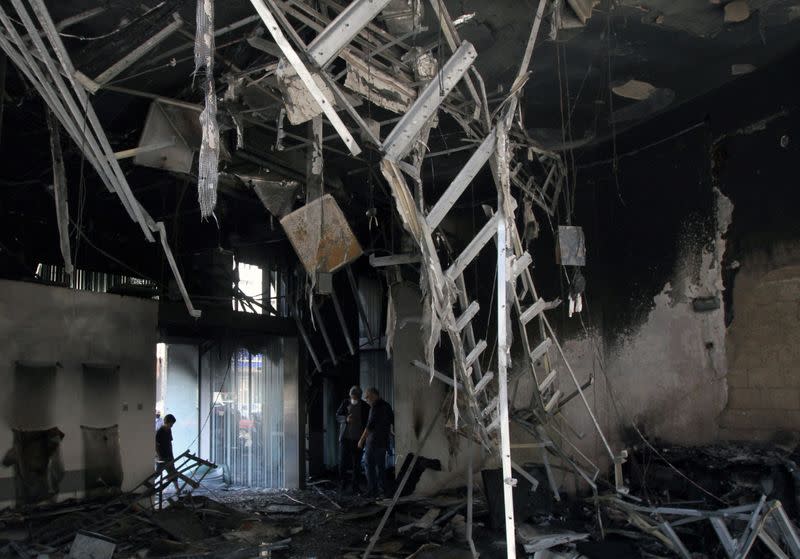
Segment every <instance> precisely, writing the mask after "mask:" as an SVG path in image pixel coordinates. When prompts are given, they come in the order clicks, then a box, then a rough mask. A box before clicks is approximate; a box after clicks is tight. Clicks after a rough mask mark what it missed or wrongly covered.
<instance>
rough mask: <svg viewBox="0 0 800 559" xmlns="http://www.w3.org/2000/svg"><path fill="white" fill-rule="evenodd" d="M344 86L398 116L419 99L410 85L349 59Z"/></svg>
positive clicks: (352, 57)
mask: <svg viewBox="0 0 800 559" xmlns="http://www.w3.org/2000/svg"><path fill="white" fill-rule="evenodd" d="M344 86H345V87H346V88H348V89H349V90H350V91H353V92H355V93H358V94H359V95H362V96H363V97H364V98H365V99H367V100H368V101H370V102H372V103H374V104H375V105H378V106H379V107H383V108H384V109H387V110H389V111H392V112H394V113H397V114H403V113H405V112H406V111H407V110H408V109H409V107H411V104H412V103H413V102H414V100H415V99H416V98H417V94H416V91H414V89H413V87H411V85H410V84H405V83H403V82H402V81H400V79H398V78H397V77H396V76H392V75H390V74H388V73H386V72H383V71H381V70H378V69H377V68H375V67H373V66H370V65H369V64H367V63H366V62H364V61H362V60H360V59H358V58H356V57H354V56H348V57H347V77H346V78H345V81H344Z"/></svg>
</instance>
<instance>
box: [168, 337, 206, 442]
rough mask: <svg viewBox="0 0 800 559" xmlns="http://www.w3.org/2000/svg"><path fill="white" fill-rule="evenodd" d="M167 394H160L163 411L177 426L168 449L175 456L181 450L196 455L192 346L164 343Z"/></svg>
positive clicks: (196, 385)
mask: <svg viewBox="0 0 800 559" xmlns="http://www.w3.org/2000/svg"><path fill="white" fill-rule="evenodd" d="M166 364H167V366H166V374H167V391H166V394H165V395H164V410H163V411H162V414H161V416H162V417H164V416H166V415H167V414H168V413H171V414H172V415H174V416H175V419H176V420H177V423H175V426H174V427H173V428H172V439H173V440H172V449H173V451H174V453H175V456H178V455H179V454H180V453H182V452H183V451H184V450H189V451H191V452H192V453H197V452H198V449H199V440H198V437H197V431H198V418H199V405H200V402H199V400H198V398H199V394H198V392H199V382H200V381H199V377H198V368H199V352H198V348H197V346H196V345H191V344H167V362H166Z"/></svg>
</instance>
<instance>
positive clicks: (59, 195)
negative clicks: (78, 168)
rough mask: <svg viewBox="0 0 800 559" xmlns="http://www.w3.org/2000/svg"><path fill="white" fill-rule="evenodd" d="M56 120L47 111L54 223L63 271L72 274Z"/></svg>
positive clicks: (65, 190)
mask: <svg viewBox="0 0 800 559" xmlns="http://www.w3.org/2000/svg"><path fill="white" fill-rule="evenodd" d="M58 126H59V124H58V120H56V117H55V115H54V114H53V112H52V111H50V110H48V111H47V127H48V128H49V129H50V153H51V154H52V156H53V194H54V196H55V199H56V223H57V224H58V237H59V241H60V244H61V256H62V257H63V258H64V271H65V272H66V273H67V275H68V276H71V275H72V254H71V253H70V248H69V207H68V206H67V176H66V173H65V171H64V156H63V154H62V153H61V133H60V132H59V128H58Z"/></svg>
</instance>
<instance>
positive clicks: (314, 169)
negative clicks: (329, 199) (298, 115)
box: [306, 115, 323, 202]
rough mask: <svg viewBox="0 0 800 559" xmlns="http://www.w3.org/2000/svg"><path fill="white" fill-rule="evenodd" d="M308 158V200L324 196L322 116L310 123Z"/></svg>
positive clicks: (316, 117)
mask: <svg viewBox="0 0 800 559" xmlns="http://www.w3.org/2000/svg"><path fill="white" fill-rule="evenodd" d="M308 126H309V140H311V143H310V144H309V146H308V160H307V166H308V168H307V170H306V177H307V178H306V192H307V193H308V202H311V201H312V200H316V199H317V198H319V197H320V196H322V180H323V179H322V142H323V138H322V116H320V115H317V116H315V117H314V118H312V119H311V122H310V123H309V125H308Z"/></svg>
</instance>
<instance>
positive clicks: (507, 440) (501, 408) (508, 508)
mask: <svg viewBox="0 0 800 559" xmlns="http://www.w3.org/2000/svg"><path fill="white" fill-rule="evenodd" d="M496 215H499V216H502V219H500V220H499V221H498V224H497V410H498V418H499V419H500V461H501V463H502V466H503V505H504V509H505V522H506V557H507V558H508V559H516V557H517V540H516V535H515V526H514V494H513V490H514V485H515V480H514V478H513V477H512V471H511V467H512V466H511V432H510V429H509V425H508V351H509V347H508V330H507V329H508V316H509V309H508V300H507V298H506V288H507V283H506V282H507V279H508V249H509V242H508V238H507V237H506V221H505V215H504V213H503V208H502V205H501V206H500V208H499V211H498V212H497V214H496Z"/></svg>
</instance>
